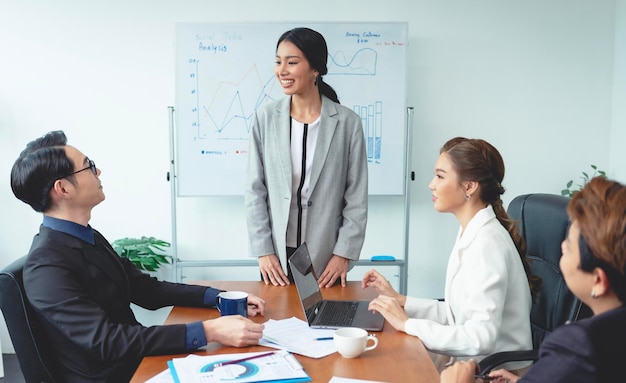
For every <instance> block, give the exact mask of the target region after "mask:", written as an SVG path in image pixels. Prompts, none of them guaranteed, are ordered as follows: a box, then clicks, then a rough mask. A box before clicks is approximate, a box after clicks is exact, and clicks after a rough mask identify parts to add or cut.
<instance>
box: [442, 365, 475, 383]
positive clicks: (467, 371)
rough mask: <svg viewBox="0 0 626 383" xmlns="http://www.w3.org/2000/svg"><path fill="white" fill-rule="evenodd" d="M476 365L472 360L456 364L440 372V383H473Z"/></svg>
mask: <svg viewBox="0 0 626 383" xmlns="http://www.w3.org/2000/svg"><path fill="white" fill-rule="evenodd" d="M477 368H478V365H477V364H476V362H475V361H474V360H471V359H470V360H468V361H467V362H456V363H454V364H453V365H452V366H450V367H447V368H446V369H445V370H443V371H442V372H441V380H439V382H440V383H473V382H474V374H475V373H476V371H477Z"/></svg>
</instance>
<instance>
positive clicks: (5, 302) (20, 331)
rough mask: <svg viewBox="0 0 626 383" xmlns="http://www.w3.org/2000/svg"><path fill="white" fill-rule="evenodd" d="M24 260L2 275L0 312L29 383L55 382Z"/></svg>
mask: <svg viewBox="0 0 626 383" xmlns="http://www.w3.org/2000/svg"><path fill="white" fill-rule="evenodd" d="M25 260H26V256H23V257H21V258H19V259H17V260H16V261H14V262H13V263H11V264H10V265H8V266H7V267H5V268H4V269H3V270H2V271H0V310H2V314H4V319H5V321H6V324H7V329H8V330H9V335H10V336H11V341H12V342H13V347H14V348H15V354H16V356H17V360H18V362H19V364H20V368H21V369H22V374H23V375H24V379H25V380H26V382H27V383H31V382H32V383H44V382H45V383H52V382H55V379H54V377H53V374H52V372H51V369H50V365H49V364H46V362H45V355H48V354H47V353H46V346H47V344H46V342H45V341H44V339H45V337H43V334H42V330H41V329H40V327H39V326H38V322H37V318H36V316H35V313H34V312H33V309H32V307H31V306H30V304H29V303H28V300H27V299H26V294H25V293H24V283H23V280H22V269H23V268H24V261H25Z"/></svg>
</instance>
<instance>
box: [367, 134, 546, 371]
mask: <svg viewBox="0 0 626 383" xmlns="http://www.w3.org/2000/svg"><path fill="white" fill-rule="evenodd" d="M434 173H435V175H434V178H433V180H432V181H431V183H430V185H429V188H430V189H431V191H432V201H433V203H434V207H435V209H436V210H437V211H439V212H450V213H453V214H454V215H455V216H456V218H457V220H458V221H459V223H460V228H459V232H458V235H457V238H456V243H455V244H454V247H453V248H452V253H451V254H450V258H449V260H448V269H447V273H446V283H445V293H444V298H445V300H444V301H437V300H433V299H420V298H413V297H406V296H403V295H400V294H398V293H397V292H396V291H395V290H394V289H393V288H392V287H391V285H390V284H389V282H387V280H386V279H385V278H384V277H383V276H381V274H379V273H378V272H376V271H375V270H372V271H369V272H367V273H366V274H365V276H364V277H363V282H362V285H363V287H368V286H373V287H375V288H376V289H377V290H378V292H379V293H380V295H379V297H377V298H376V299H374V300H373V301H372V302H371V303H370V306H369V307H370V309H371V310H375V311H379V312H381V313H382V314H383V316H384V317H385V319H387V321H388V322H389V323H390V324H391V325H392V326H393V327H394V328H395V329H397V330H398V331H404V332H406V333H407V334H410V335H415V336H418V337H419V338H420V339H421V341H422V342H423V343H424V345H425V346H426V347H427V348H428V349H430V350H433V351H436V352H440V353H444V354H447V355H451V356H455V357H460V358H461V359H463V358H470V357H471V358H474V359H477V360H478V359H481V358H482V357H484V356H486V355H488V354H491V353H494V352H498V351H509V350H523V349H529V348H532V342H531V332H530V321H529V318H530V307H531V289H533V290H535V289H536V287H537V286H536V283H537V282H536V280H535V279H534V277H532V276H531V275H530V273H529V269H528V266H527V261H526V259H525V257H524V256H523V254H525V249H524V247H525V245H524V241H523V238H522V237H521V236H520V235H519V233H518V230H517V226H516V225H515V223H514V222H513V221H512V220H511V219H509V217H508V215H507V213H506V211H505V209H504V207H503V205H502V200H501V199H500V195H501V194H503V193H504V188H503V187H502V184H501V183H502V179H503V178H504V162H503V160H502V157H501V156H500V153H499V152H498V151H497V150H496V148H494V147H493V146H492V145H490V144H489V143H488V142H486V141H484V140H480V139H466V138H460V137H457V138H454V139H452V140H450V141H448V142H447V143H446V144H445V145H444V146H443V148H442V149H441V152H440V155H439V158H438V160H437V163H436V164H435V169H434ZM529 286H530V288H529ZM517 367H519V365H518V366H517Z"/></svg>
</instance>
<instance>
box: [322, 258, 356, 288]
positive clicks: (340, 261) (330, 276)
mask: <svg viewBox="0 0 626 383" xmlns="http://www.w3.org/2000/svg"><path fill="white" fill-rule="evenodd" d="M348 265H349V261H348V258H344V257H340V256H338V255H334V254H333V256H332V257H331V258H330V261H328V265H326V268H325V269H324V272H323V273H322V275H320V276H319V278H317V283H318V284H319V285H320V288H321V287H332V286H333V285H334V284H335V282H336V281H337V278H341V286H343V287H346V278H347V276H348Z"/></svg>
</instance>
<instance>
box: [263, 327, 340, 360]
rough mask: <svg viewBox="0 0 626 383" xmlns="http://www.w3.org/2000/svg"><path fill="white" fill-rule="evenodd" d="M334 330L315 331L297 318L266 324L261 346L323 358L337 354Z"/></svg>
mask: <svg viewBox="0 0 626 383" xmlns="http://www.w3.org/2000/svg"><path fill="white" fill-rule="evenodd" d="M334 332H335V330H332V329H313V328H310V327H309V324H308V323H306V322H305V321H303V320H301V319H298V318H296V317H291V318H288V319H281V320H274V319H270V320H268V321H267V322H265V329H264V330H263V338H261V341H260V342H259V344H260V345H261V346H266V347H273V348H281V349H285V350H288V351H291V352H293V353H295V354H300V355H304V356H308V357H309V358H321V357H324V356H327V355H330V354H332V353H333V352H336V351H337V349H336V348H335V345H334V343H333V333H334Z"/></svg>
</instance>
